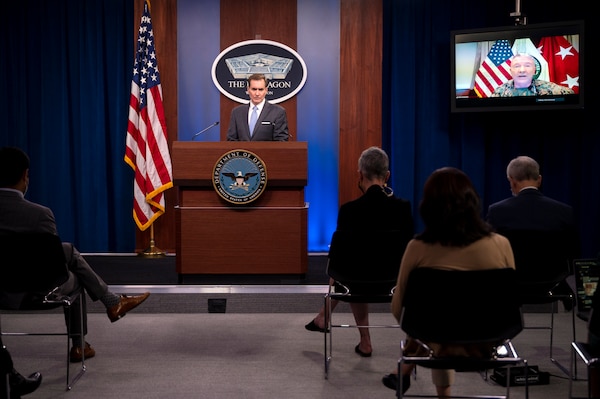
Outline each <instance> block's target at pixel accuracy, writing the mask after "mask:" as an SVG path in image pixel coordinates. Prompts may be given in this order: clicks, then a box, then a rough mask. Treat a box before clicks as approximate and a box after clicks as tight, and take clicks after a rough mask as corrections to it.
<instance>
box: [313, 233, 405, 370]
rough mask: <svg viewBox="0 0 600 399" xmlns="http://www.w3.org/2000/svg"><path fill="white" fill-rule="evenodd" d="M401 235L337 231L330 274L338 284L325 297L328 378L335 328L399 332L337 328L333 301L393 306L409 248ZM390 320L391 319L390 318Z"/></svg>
mask: <svg viewBox="0 0 600 399" xmlns="http://www.w3.org/2000/svg"><path fill="white" fill-rule="evenodd" d="M402 234H403V233H402V232H400V231H395V230H385V231H349V230H348V231H346V230H337V231H335V232H334V233H333V236H332V238H331V245H330V247H329V255H328V261H327V274H328V275H329V277H331V278H332V279H333V280H334V281H335V284H334V285H332V286H330V290H329V292H328V293H327V294H326V295H325V297H324V301H325V334H324V340H325V343H324V349H323V355H324V360H325V378H326V379H327V378H328V375H329V364H330V362H331V358H332V352H333V351H332V349H333V329H334V328H399V327H400V326H399V325H398V324H376V325H373V324H369V325H368V326H358V325H353V324H335V323H333V316H332V311H331V301H332V300H338V301H342V302H347V303H352V302H354V303H391V301H392V295H393V289H394V287H395V286H396V279H397V276H398V270H399V268H400V261H401V260H402V255H403V254H404V247H405V246H406V242H403V241H405V239H404V237H403V235H402ZM390 317H391V316H390Z"/></svg>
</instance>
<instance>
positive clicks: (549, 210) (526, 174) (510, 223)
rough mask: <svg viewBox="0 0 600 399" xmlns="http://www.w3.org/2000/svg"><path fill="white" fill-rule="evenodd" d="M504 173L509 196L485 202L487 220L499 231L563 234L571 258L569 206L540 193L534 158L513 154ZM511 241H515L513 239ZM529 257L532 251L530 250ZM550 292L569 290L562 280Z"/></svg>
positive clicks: (574, 242) (575, 238)
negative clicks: (487, 203) (558, 285)
mask: <svg viewBox="0 0 600 399" xmlns="http://www.w3.org/2000/svg"><path fill="white" fill-rule="evenodd" d="M506 177H507V179H508V182H509V183H510V190H511V192H512V194H513V196H512V197H510V198H506V199H504V200H502V201H499V202H496V203H494V204H492V205H490V206H489V208H488V214H487V220H488V222H489V223H490V224H491V225H492V226H493V227H494V228H495V229H496V231H497V232H499V233H500V234H503V233H504V234H508V233H510V232H514V231H529V232H537V231H539V232H541V233H547V232H557V233H562V234H561V237H565V241H564V243H563V244H564V247H563V248H562V249H563V250H564V251H563V253H564V254H568V256H569V259H571V260H572V259H574V258H575V257H576V256H577V254H578V253H579V235H578V233H577V229H576V226H575V217H574V213H573V208H572V207H571V206H570V205H567V204H565V203H563V202H560V201H557V200H555V199H552V198H549V197H547V196H545V195H544V194H542V192H541V190H540V187H541V184H542V175H541V174H540V166H539V164H538V163H537V162H536V160H535V159H533V158H531V157H528V156H518V157H516V158H514V159H513V160H512V161H510V163H509V164H508V167H507V168H506ZM531 239H532V240H533V237H531ZM511 244H513V246H514V245H515V243H513V242H511ZM525 247H526V245H525ZM532 257H536V255H535V254H532ZM537 257H538V258H541V254H537ZM515 260H517V259H516V256H515ZM518 270H519V264H518V263H517V271H518ZM554 292H555V293H562V294H565V293H572V290H571V289H570V288H569V286H568V285H567V284H566V282H564V281H563V282H562V283H561V287H558V289H557V290H556V291H554ZM563 304H564V305H565V308H566V309H567V310H570V309H571V307H572V303H571V302H570V301H568V300H564V301H563Z"/></svg>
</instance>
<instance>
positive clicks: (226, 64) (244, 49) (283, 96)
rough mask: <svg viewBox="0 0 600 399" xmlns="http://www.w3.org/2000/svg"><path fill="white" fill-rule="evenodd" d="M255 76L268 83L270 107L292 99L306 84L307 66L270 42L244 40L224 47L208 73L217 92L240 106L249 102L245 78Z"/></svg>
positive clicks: (291, 52) (284, 47) (283, 46)
mask: <svg viewBox="0 0 600 399" xmlns="http://www.w3.org/2000/svg"><path fill="white" fill-rule="evenodd" d="M254 73H262V74H264V75H265V76H266V77H267V79H268V80H269V85H268V87H267V90H268V92H267V100H268V101H269V102H271V103H273V104H277V103H280V102H283V101H285V100H287V99H289V98H291V97H293V96H295V95H296V93H298V92H299V91H300V90H301V89H302V87H303V86H304V83H306V64H305V63H304V60H303V59H302V57H300V54H298V53H297V52H295V51H294V50H292V49H291V48H290V47H288V46H286V45H284V44H281V43H278V42H274V41H270V40H247V41H244V42H239V43H236V44H234V45H232V46H230V47H228V48H226V49H225V50H223V51H222V52H221V54H219V55H218V57H217V58H216V59H215V61H214V62H213V65H212V71H211V74H212V79H213V83H214V84H215V86H217V89H219V91H220V92H221V93H223V94H224V95H225V96H227V97H229V98H230V99H232V100H234V101H237V102H239V103H247V102H249V101H250V100H249V99H248V94H247V93H246V85H247V83H246V79H247V78H248V76H250V75H252V74H254Z"/></svg>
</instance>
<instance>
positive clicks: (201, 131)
mask: <svg viewBox="0 0 600 399" xmlns="http://www.w3.org/2000/svg"><path fill="white" fill-rule="evenodd" d="M218 124H219V121H216V122H215V123H213V124H211V125H209V126H207V127H205V128H204V129H202V130H200V131H199V132H198V133H196V134H194V135H193V136H192V140H194V139H195V138H196V137H198V136H200V135H201V134H202V133H204V132H206V131H207V130H208V129H210V128H212V127H215V126H217V125H218Z"/></svg>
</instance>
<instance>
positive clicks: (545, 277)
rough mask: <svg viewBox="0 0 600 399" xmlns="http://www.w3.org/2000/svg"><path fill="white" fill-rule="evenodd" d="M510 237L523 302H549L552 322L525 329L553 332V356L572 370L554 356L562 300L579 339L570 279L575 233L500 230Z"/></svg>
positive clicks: (527, 326)
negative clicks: (556, 317)
mask: <svg viewBox="0 0 600 399" xmlns="http://www.w3.org/2000/svg"><path fill="white" fill-rule="evenodd" d="M499 233H500V234H502V235H503V236H505V237H506V238H508V240H509V241H510V244H511V247H512V250H513V253H514V256H515V265H516V269H517V290H518V291H517V292H518V293H519V296H520V298H521V304H522V305H542V306H544V305H547V306H548V311H549V313H550V323H549V324H548V325H543V326H540V325H536V326H529V325H525V327H524V328H525V329H531V330H548V331H549V332H550V350H549V352H550V360H551V361H552V363H554V364H555V365H556V366H557V367H558V368H559V369H561V370H562V371H563V372H564V373H565V374H567V375H569V374H570V371H569V369H568V368H567V367H565V366H563V365H562V364H561V363H560V362H559V361H558V360H556V359H555V357H554V314H555V313H557V312H558V309H559V306H558V304H559V302H562V303H563V304H564V306H565V308H567V307H568V308H570V309H569V311H570V312H571V330H572V334H573V339H572V341H575V340H576V338H575V336H576V331H575V308H576V306H575V305H576V297H575V294H574V293H573V291H572V289H571V287H570V284H569V282H568V278H569V276H572V275H573V272H572V270H571V266H570V265H571V261H572V259H573V256H574V253H575V249H574V243H573V237H571V236H569V235H567V234H566V233H563V232H552V231H539V230H508V231H499Z"/></svg>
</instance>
